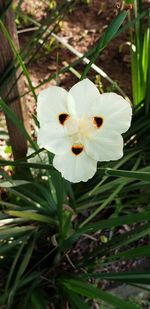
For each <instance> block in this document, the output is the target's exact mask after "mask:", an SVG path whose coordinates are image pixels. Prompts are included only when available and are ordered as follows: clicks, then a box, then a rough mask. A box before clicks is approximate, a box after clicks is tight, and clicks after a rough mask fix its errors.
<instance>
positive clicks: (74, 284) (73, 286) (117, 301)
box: [61, 278, 139, 309]
mask: <svg viewBox="0 0 150 309" xmlns="http://www.w3.org/2000/svg"><path fill="white" fill-rule="evenodd" d="M61 285H63V286H65V288H66V289H68V291H73V292H75V293H78V294H79V295H82V296H86V297H88V298H90V299H100V300H103V301H104V302H106V303H108V304H110V305H112V306H115V308H116V307H117V308H120V309H127V308H128V309H139V307H138V306H137V305H135V304H133V303H132V302H129V301H125V300H123V299H121V298H118V297H117V296H115V295H112V294H109V293H107V292H104V291H103V290H101V289H100V288H96V287H94V286H93V285H92V284H88V283H86V282H85V281H80V280H76V279H70V278H66V279H61Z"/></svg>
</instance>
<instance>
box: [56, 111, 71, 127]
mask: <svg viewBox="0 0 150 309" xmlns="http://www.w3.org/2000/svg"><path fill="white" fill-rule="evenodd" d="M69 117H70V116H69V115H68V114H66V113H62V114H60V115H59V116H58V119H59V122H60V124H62V125H64V124H65V122H66V120H67V119H68V118H69Z"/></svg>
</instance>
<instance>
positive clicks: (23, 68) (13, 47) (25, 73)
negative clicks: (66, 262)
mask: <svg viewBox="0 0 150 309" xmlns="http://www.w3.org/2000/svg"><path fill="white" fill-rule="evenodd" d="M0 27H1V28H2V30H3V32H4V34H5V36H6V38H7V40H8V42H9V44H10V47H11V49H12V51H13V53H14V55H15V57H16V58H17V60H18V62H19V64H20V66H21V68H22V70H23V73H24V75H25V76H26V79H27V81H28V83H29V87H30V89H31V91H32V94H33V96H34V99H35V101H36V93H35V90H34V87H33V85H32V82H31V79H30V76H29V74H28V71H27V69H26V66H25V64H24V63H23V61H22V58H21V56H20V54H19V52H17V50H16V47H15V45H14V42H13V41H12V39H11V36H10V35H9V33H8V31H7V29H6V27H5V25H4V23H3V22H2V20H0Z"/></svg>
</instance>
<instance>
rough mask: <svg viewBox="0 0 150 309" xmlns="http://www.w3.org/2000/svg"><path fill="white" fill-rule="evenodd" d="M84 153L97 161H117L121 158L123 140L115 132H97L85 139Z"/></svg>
mask: <svg viewBox="0 0 150 309" xmlns="http://www.w3.org/2000/svg"><path fill="white" fill-rule="evenodd" d="M85 151H86V152H87V154H88V155H89V156H90V157H91V158H93V159H95V160H97V161H110V160H118V159H120V158H121V157H122V156H123V138H122V136H121V135H120V134H119V133H117V132H115V131H111V130H100V131H97V133H95V134H94V135H93V136H92V137H91V138H90V139H87V141H86V143H85Z"/></svg>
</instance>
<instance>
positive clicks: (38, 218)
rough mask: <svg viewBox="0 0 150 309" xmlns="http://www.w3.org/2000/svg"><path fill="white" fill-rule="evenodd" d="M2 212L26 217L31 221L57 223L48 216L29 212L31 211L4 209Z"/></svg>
mask: <svg viewBox="0 0 150 309" xmlns="http://www.w3.org/2000/svg"><path fill="white" fill-rule="evenodd" d="M4 213H6V214H7V215H9V216H12V217H19V218H24V219H28V220H31V221H38V222H43V223H48V224H52V225H55V226H56V225H57V221H56V220H54V219H52V218H49V217H48V216H44V215H41V214H38V213H35V212H31V211H17V210H4Z"/></svg>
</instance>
